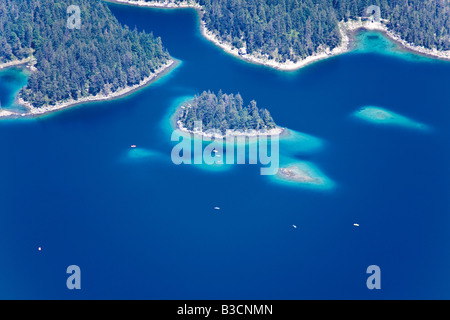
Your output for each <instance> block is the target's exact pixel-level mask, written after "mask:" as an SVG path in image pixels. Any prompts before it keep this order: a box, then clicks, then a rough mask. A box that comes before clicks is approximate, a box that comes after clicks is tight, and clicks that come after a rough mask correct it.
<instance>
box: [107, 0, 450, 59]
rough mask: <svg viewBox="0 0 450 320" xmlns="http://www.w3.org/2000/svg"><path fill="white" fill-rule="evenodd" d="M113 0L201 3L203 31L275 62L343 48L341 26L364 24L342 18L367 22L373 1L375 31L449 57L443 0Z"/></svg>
mask: <svg viewBox="0 0 450 320" xmlns="http://www.w3.org/2000/svg"><path fill="white" fill-rule="evenodd" d="M114 1H115V2H124V3H130V4H132V3H134V4H139V5H145V4H146V3H147V4H149V5H154V6H155V5H156V6H165V7H174V6H181V7H184V6H194V7H195V6H200V7H201V8H202V24H203V26H204V28H205V29H206V32H204V33H205V36H207V37H208V38H209V39H210V40H212V41H214V42H216V44H218V45H221V46H222V47H224V49H228V50H227V51H229V52H230V53H235V54H239V55H240V56H241V57H243V58H244V59H247V60H250V61H253V62H260V63H261V62H263V63H264V62H265V64H267V65H272V66H275V67H276V66H282V64H283V63H284V64H285V63H286V62H290V63H294V64H295V63H297V62H299V61H301V60H303V59H307V58H310V57H312V56H316V55H319V54H321V58H324V57H326V55H327V54H328V55H329V54H338V53H341V52H344V51H345V50H346V46H347V43H346V39H345V38H346V37H347V34H346V33H347V31H348V30H346V29H351V30H353V29H355V28H359V27H362V26H364V25H363V24H357V25H354V24H350V25H348V24H347V23H348V22H361V21H362V22H365V21H367V18H368V13H367V8H368V7H369V6H371V5H376V6H379V7H380V9H381V18H382V19H383V20H382V22H383V23H380V25H379V29H380V30H382V31H386V32H387V33H388V34H389V35H390V36H391V37H393V38H394V39H396V40H399V41H400V42H402V44H403V45H405V46H406V47H408V48H409V49H419V50H417V51H420V52H422V53H427V54H431V55H434V53H435V52H434V51H435V50H437V51H439V52H443V51H447V52H446V54H445V55H439V54H435V55H436V56H438V57H445V58H450V54H448V53H449V52H448V50H450V2H449V1H447V0H370V1H369V0H301V1H300V0H277V1H272V0H214V1H213V0H197V1H185V0H170V1H169V0H138V1H135V0H131V1H130V0H114ZM361 19H362V20H361ZM421 47H423V48H424V49H425V50H421ZM333 50H334V51H333ZM252 58H255V59H252ZM299 66H301V65H299ZM293 67H294V68H295V66H293Z"/></svg>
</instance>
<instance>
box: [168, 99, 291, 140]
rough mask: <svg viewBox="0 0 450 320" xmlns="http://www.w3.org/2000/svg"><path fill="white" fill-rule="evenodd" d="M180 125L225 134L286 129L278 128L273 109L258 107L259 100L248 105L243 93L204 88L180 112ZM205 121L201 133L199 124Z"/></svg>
mask: <svg viewBox="0 0 450 320" xmlns="http://www.w3.org/2000/svg"><path fill="white" fill-rule="evenodd" d="M176 121H177V126H178V128H179V129H181V130H184V131H188V132H191V133H193V132H196V133H204V132H207V131H208V130H209V131H220V133H221V134H222V135H226V133H227V130H229V133H230V132H231V133H232V134H236V135H250V134H251V130H254V133H255V134H279V133H280V132H281V131H282V129H281V128H279V127H277V125H276V124H275V122H274V120H273V118H272V116H271V115H270V112H269V111H268V110H267V109H265V108H258V106H257V103H256V101H254V100H252V101H250V104H249V105H247V106H245V104H244V101H243V99H242V97H241V95H240V94H239V93H238V94H235V95H234V94H226V93H222V91H219V92H218V93H217V94H216V93H214V92H211V91H204V92H203V93H201V94H200V95H196V96H195V97H194V98H193V99H192V100H190V101H189V102H186V103H184V104H183V105H182V106H181V107H180V108H179V109H178V112H177V116H176ZM198 121H200V122H201V123H202V130H201V132H198V130H197V129H198V128H196V126H195V123H196V122H198Z"/></svg>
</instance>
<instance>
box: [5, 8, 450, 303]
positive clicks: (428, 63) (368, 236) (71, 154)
mask: <svg viewBox="0 0 450 320" xmlns="http://www.w3.org/2000/svg"><path fill="white" fill-rule="evenodd" d="M110 8H111V10H112V11H113V13H114V14H115V15H116V16H117V17H118V19H119V21H120V22H122V23H124V24H127V25H129V26H130V27H134V26H135V25H136V27H137V28H138V29H139V30H141V29H145V30H147V31H151V30H152V31H153V32H154V33H155V35H158V36H161V37H162V39H163V42H164V43H165V45H166V46H167V48H168V50H169V51H170V53H171V54H172V55H173V56H174V57H176V58H177V59H180V60H181V61H182V63H181V64H180V65H179V67H177V68H176V69H175V70H174V71H172V72H171V73H170V74H169V75H167V76H165V77H164V78H162V79H161V80H159V81H158V82H156V83H154V84H153V85H151V86H149V87H147V88H145V89H143V90H141V91H139V92H136V93H134V94H132V95H131V96H128V97H126V98H123V99H119V100H115V101H110V102H102V103H93V104H88V105H81V106H77V107H75V108H72V109H69V110H65V111H63V112H59V113H55V114H52V115H50V116H46V117H42V118H36V119H28V120H11V121H2V122H0V135H1V137H2V139H1V140H0V150H2V156H1V157H0V166H1V168H3V169H2V170H1V171H0V254H1V255H2V257H3V258H2V259H1V260H0V274H1V277H0V297H1V298H69V299H78V298H149V299H196V298H203V299H216V298H234V299H241V298H250V299H300V298H344V299H345V298H367V299H380V298H386V299H389V298H449V292H450V277H449V275H448V270H450V268H449V267H450V259H449V257H448V252H449V245H450V233H449V232H448V230H449V222H450V221H449V213H450V203H449V197H448V195H449V191H450V188H449V182H450V170H449V167H448V163H449V160H450V147H449V146H450V141H449V140H450V131H449V130H450V104H449V101H450V92H449V91H448V86H449V84H450V76H449V75H450V63H445V62H441V61H435V60H430V59H428V58H419V59H411V58H410V56H408V57H405V56H404V55H402V54H391V53H389V54H385V53H386V50H384V51H381V52H379V51H376V50H375V51H374V50H372V49H373V48H378V47H380V46H381V47H382V46H383V44H384V43H385V42H386V41H385V39H384V38H382V37H381V36H379V35H378V34H377V37H375V38H373V37H372V36H373V33H363V34H361V35H360V38H359V41H361V43H369V44H370V45H369V47H365V49H363V50H359V51H357V52H353V53H349V54H345V55H342V56H339V57H334V58H331V59H328V60H325V61H321V62H319V63H316V64H313V65H310V66H308V67H306V68H304V69H302V70H299V71H295V72H279V71H275V70H272V69H269V68H265V67H261V66H254V65H250V64H247V63H245V62H242V61H240V60H238V59H236V58H234V57H230V56H228V55H226V54H225V53H223V52H222V51H221V50H220V49H219V48H216V47H215V46H214V45H212V44H211V43H209V42H208V41H206V40H205V39H203V38H202V37H201V35H200V33H199V31H198V19H197V14H196V12H195V11H193V10H169V11H164V10H151V9H145V8H134V7H125V6H119V5H110ZM368 36H371V37H372V38H370V39H369V38H368ZM377 39H378V40H377ZM4 72H5V71H2V72H1V74H0V101H2V105H5V104H4V103H3V101H11V99H10V98H9V97H11V95H14V92H15V91H16V90H17V89H18V88H19V87H20V86H21V85H22V82H20V81H19V82H14V81H15V80H14V81H12V82H11V81H10V80H5V77H4V74H5V73H4ZM8 73H9V74H11V75H12V76H13V77H16V76H18V73H17V71H13V72H12V73H11V72H10V71H8ZM18 77H19V78H20V76H18ZM6 79H8V77H6ZM21 79H22V78H21ZM21 81H22V80H21ZM219 89H222V90H223V91H224V92H229V93H236V92H240V93H241V95H242V96H243V98H244V100H245V101H247V102H248V101H250V100H251V99H255V100H257V101H258V105H259V106H261V107H267V108H268V109H269V110H270V111H271V113H272V115H273V117H274V119H275V121H276V122H277V123H278V124H279V125H281V126H283V127H287V128H289V129H290V130H292V131H293V132H294V134H295V135H294V138H293V139H291V140H289V139H286V140H285V141H282V142H280V152H281V154H282V156H283V157H285V158H283V159H285V160H286V163H306V164H309V165H311V167H312V168H314V169H317V172H319V173H320V174H321V175H323V176H324V177H326V178H327V181H331V182H332V186H333V187H332V188H326V189H323V188H299V187H298V186H292V185H289V184H286V183H279V182H278V181H273V179H271V178H270V177H266V176H261V175H260V167H259V166H257V165H235V166H230V167H227V169H226V170H222V169H219V170H216V169H213V170H210V169H211V168H210V167H209V166H204V165H203V166H194V165H179V166H176V165H174V164H173V163H172V162H171V160H170V154H171V150H172V148H173V147H174V145H175V143H174V142H172V141H170V136H171V133H172V130H171V127H170V121H169V119H170V115H171V114H172V113H173V111H174V108H175V107H176V106H177V105H178V104H179V103H180V102H182V101H183V100H184V99H186V98H187V97H192V96H193V95H195V94H196V93H199V92H201V91H203V90H214V91H218V90H219ZM366 106H374V107H379V108H384V109H386V110H389V111H391V112H394V113H395V114H398V115H401V116H403V117H405V118H407V119H413V120H414V121H417V122H419V123H422V124H425V125H427V126H428V127H429V128H432V130H429V131H426V132H423V131H421V130H410V129H408V128H404V127H402V126H395V125H372V124H371V123H369V122H367V121H366V120H365V119H359V118H356V117H354V116H353V114H354V112H355V111H357V110H360V109H361V108H363V107H366ZM131 145H136V146H137V148H135V149H134V150H132V148H130V146H131ZM283 159H282V161H283ZM215 207H219V208H220V210H216V209H214V208H215ZM354 223H358V224H359V225H360V227H359V228H355V227H354V226H353V224H354ZM293 225H296V226H297V228H293V227H292V226H293ZM38 246H41V247H42V250H41V251H38V250H37V248H38ZM71 264H76V265H79V266H80V268H81V272H82V289H81V290H80V291H77V292H74V291H69V290H67V288H66V286H65V283H66V276H67V275H66V273H65V271H66V268H67V266H69V265H71ZM373 264H375V265H379V266H380V268H381V273H382V274H381V281H382V283H381V286H382V289H381V290H380V291H370V290H368V289H367V288H366V279H367V276H368V275H367V274H366V269H367V267H368V266H369V265H373Z"/></svg>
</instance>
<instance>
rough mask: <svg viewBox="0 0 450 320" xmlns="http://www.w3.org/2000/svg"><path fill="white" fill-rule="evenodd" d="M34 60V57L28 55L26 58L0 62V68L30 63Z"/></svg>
mask: <svg viewBox="0 0 450 320" xmlns="http://www.w3.org/2000/svg"><path fill="white" fill-rule="evenodd" d="M34 60H35V59H34V57H28V58H25V59H22V60H13V61H8V62H4V63H1V64H0V70H3V69H7V68H11V67H17V66H21V65H24V64H28V63H30V62H32V61H34Z"/></svg>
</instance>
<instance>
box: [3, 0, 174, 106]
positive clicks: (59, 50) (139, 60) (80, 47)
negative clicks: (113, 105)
mask: <svg viewBox="0 0 450 320" xmlns="http://www.w3.org/2000/svg"><path fill="white" fill-rule="evenodd" d="M70 4H72V3H70ZM70 4H68V3H67V1H63V0H27V1H23V0H2V1H1V2H0V66H1V65H4V66H9V65H13V64H18V63H21V62H30V61H32V64H33V66H32V67H31V70H32V72H31V75H30V77H29V79H28V84H27V86H26V87H25V88H23V89H22V90H21V91H20V92H19V94H18V98H19V101H20V102H21V103H22V104H24V105H26V106H28V107H29V109H30V111H32V112H33V113H41V112H44V111H52V110H54V109H58V108H61V107H64V106H67V105H70V104H74V103H77V102H78V101H90V100H102V99H107V98H109V97H113V96H117V95H121V94H124V93H126V92H129V91H130V90H131V89H133V88H136V87H139V86H141V85H143V84H145V83H147V82H149V81H150V80H151V79H153V78H155V76H156V75H157V74H158V73H159V72H162V71H163V70H164V69H165V68H167V67H169V65H171V64H172V62H173V61H172V60H171V58H170V56H169V54H168V52H167V50H166V49H164V47H163V45H162V43H161V39H160V38H155V37H154V36H153V35H152V34H149V33H145V32H138V31H137V30H130V29H129V28H128V27H126V26H122V25H120V24H119V22H118V21H117V19H116V18H115V17H114V16H113V15H112V13H111V11H110V10H109V8H108V6H107V5H106V4H104V3H103V2H102V1H98V0H77V1H75V2H74V3H73V4H75V5H77V6H78V7H79V8H80V18H81V20H80V22H81V24H80V28H79V29H77V28H73V29H71V28H68V27H67V21H68V18H69V17H70V14H68V12H67V9H68V6H69V5H70Z"/></svg>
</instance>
